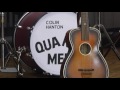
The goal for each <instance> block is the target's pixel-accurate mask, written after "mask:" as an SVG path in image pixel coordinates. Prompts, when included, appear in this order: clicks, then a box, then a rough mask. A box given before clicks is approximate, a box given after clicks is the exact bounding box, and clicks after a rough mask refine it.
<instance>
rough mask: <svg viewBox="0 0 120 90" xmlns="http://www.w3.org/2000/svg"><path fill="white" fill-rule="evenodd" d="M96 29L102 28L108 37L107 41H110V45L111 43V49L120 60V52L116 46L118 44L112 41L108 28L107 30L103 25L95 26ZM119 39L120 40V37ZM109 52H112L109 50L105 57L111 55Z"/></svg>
mask: <svg viewBox="0 0 120 90" xmlns="http://www.w3.org/2000/svg"><path fill="white" fill-rule="evenodd" d="M94 27H100V28H101V30H103V32H104V33H105V35H106V37H107V39H108V41H109V43H110V47H111V49H112V50H113V51H114V53H115V54H116V56H117V57H118V59H119V60H120V53H119V52H118V50H117V48H116V46H115V44H116V42H115V43H114V42H113V41H112V39H111V37H110V36H109V34H108V32H107V30H106V28H105V27H104V26H103V25H102V24H99V25H95V26H94ZM119 38H120V37H119ZM117 41H118V40H117ZM109 51H110V49H108V51H107V52H106V53H105V55H104V56H105V57H106V56H107V54H108V53H109Z"/></svg>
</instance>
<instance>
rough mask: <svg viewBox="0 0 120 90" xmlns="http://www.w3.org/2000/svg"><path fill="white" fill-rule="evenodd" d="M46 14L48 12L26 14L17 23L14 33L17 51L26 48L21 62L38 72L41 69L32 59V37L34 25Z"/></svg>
mask: <svg viewBox="0 0 120 90" xmlns="http://www.w3.org/2000/svg"><path fill="white" fill-rule="evenodd" d="M45 14H46V12H26V13H25V14H24V15H23V16H22V17H21V19H20V20H19V22H18V23H17V25H16V28H15V32H14V48H15V50H16V51H18V49H19V48H24V47H25V48H26V50H25V51H23V52H22V54H21V60H22V61H23V62H24V63H25V64H26V65H27V66H29V67H30V68H32V69H37V70H38V71H39V70H40V68H39V67H38V65H37V64H36V63H35V61H34V59H33V58H32V55H31V51H30V36H31V31H32V28H33V27H34V25H35V24H36V23H37V21H38V20H39V19H40V18H41V17H43V16H44V15H45ZM40 71H41V70H40Z"/></svg>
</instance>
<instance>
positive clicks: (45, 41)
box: [14, 12, 77, 76]
mask: <svg viewBox="0 0 120 90" xmlns="http://www.w3.org/2000/svg"><path fill="white" fill-rule="evenodd" d="M72 28H77V15H76V14H75V13H74V12H27V13H25V14H24V15H23V16H22V18H21V19H20V20H19V22H18V23H17V27H16V29H15V32H14V47H15V49H16V50H18V48H23V47H25V48H26V50H25V51H23V52H22V55H21V60H22V61H23V62H24V63H25V64H26V65H27V66H29V67H30V68H32V69H37V70H41V71H42V72H45V73H48V74H50V75H51V76H59V75H60V67H61V64H62V61H63V59H64V58H65V55H67V52H68V48H67V47H66V44H65V43H64V38H65V34H66V32H67V31H68V30H70V29H72Z"/></svg>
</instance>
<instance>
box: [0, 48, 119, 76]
mask: <svg viewBox="0 0 120 90" xmlns="http://www.w3.org/2000/svg"><path fill="white" fill-rule="evenodd" d="M119 51H120V49H119ZM105 59H106V61H107V63H108V66H109V72H110V73H109V78H120V60H119V59H118V58H117V57H116V55H115V53H114V52H113V51H112V50H111V51H110V52H109V53H108V55H107V56H106V57H105ZM0 66H2V60H1V59H0ZM7 68H15V63H14V61H13V60H11V59H10V60H9V63H8V64H7ZM23 68H24V70H25V72H24V73H23V76H22V78H56V76H55V77H54V76H45V75H43V74H41V73H38V72H35V71H33V70H31V69H30V68H29V67H27V66H26V65H23ZM17 76H18V75H17V73H16V72H0V78H18V77H17ZM57 78H58V77H57Z"/></svg>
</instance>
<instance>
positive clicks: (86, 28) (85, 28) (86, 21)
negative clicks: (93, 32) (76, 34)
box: [81, 12, 89, 41]
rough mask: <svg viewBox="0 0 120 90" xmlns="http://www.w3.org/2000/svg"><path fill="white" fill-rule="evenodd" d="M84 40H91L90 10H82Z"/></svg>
mask: <svg viewBox="0 0 120 90" xmlns="http://www.w3.org/2000/svg"><path fill="white" fill-rule="evenodd" d="M81 29H82V40H84V41H85V40H89V19H88V12H81Z"/></svg>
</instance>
